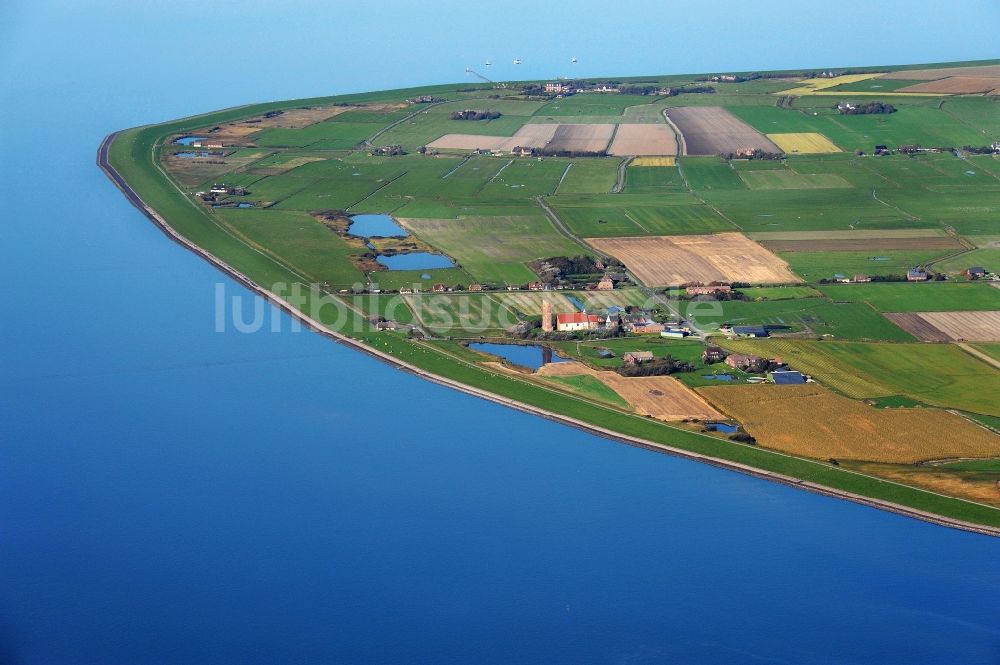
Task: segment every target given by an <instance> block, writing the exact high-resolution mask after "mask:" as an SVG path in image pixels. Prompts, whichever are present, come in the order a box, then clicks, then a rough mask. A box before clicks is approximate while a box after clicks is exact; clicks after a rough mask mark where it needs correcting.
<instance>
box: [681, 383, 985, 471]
mask: <svg viewBox="0 0 1000 665" xmlns="http://www.w3.org/2000/svg"><path fill="white" fill-rule="evenodd" d="M697 391H698V393H699V394H701V395H702V396H704V397H705V398H706V399H707V400H708V401H709V402H711V403H713V404H715V405H716V406H717V407H718V408H719V409H721V410H722V411H723V412H724V413H726V414H728V415H729V416H732V417H733V418H735V419H736V420H738V421H739V422H740V423H742V424H743V426H744V427H745V428H746V430H747V431H748V432H749V433H750V434H752V435H753V436H754V437H755V438H756V439H757V442H758V443H759V444H760V445H762V446H765V447H767V448H773V449H775V450H780V451H782V452H786V453H790V454H793V455H805V456H807V457H815V458H818V459H829V458H835V459H838V460H840V459H843V460H866V461H872V462H894V463H915V462H920V461H922V460H935V459H945V458H951V457H993V456H997V455H1000V436H998V435H996V434H994V433H993V432H991V431H989V430H987V429H986V428H984V427H980V426H979V425H976V424H973V423H971V422H970V421H968V420H966V419H965V418H962V417H961V416H957V415H955V414H952V413H948V412H947V411H943V410H941V409H927V408H924V409H876V408H874V407H871V406H868V405H866V404H864V403H862V402H859V401H857V400H852V399H848V398H846V397H842V396H840V395H837V394H836V393H833V392H831V391H829V390H827V389H825V388H822V387H821V386H816V385H808V384H807V385H798V386H774V385H761V386H727V387H709V388H698V389H697Z"/></svg>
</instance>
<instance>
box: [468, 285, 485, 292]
mask: <svg viewBox="0 0 1000 665" xmlns="http://www.w3.org/2000/svg"><path fill="white" fill-rule="evenodd" d="M469 290H470V291H482V290H483V285H482V284H469Z"/></svg>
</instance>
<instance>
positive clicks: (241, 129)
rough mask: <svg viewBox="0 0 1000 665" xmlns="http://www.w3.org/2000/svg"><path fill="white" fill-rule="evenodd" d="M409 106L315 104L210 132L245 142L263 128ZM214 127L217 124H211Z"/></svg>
mask: <svg viewBox="0 0 1000 665" xmlns="http://www.w3.org/2000/svg"><path fill="white" fill-rule="evenodd" d="M402 108H406V104H371V105H367V106H365V105H361V106H358V105H353V106H352V105H332V106H314V107H303V108H298V109H289V110H287V111H285V112H284V113H282V114H281V115H276V116H273V117H270V118H264V117H257V118H250V119H249V120H241V121H239V122H230V123H227V124H225V125H220V126H219V127H218V128H217V129H215V131H213V132H211V133H209V134H207V135H208V136H211V137H212V138H213V139H220V140H222V141H223V142H225V143H234V144H237V145H239V144H243V143H247V141H245V140H244V139H246V137H247V136H249V135H250V134H256V133H257V132H259V131H261V130H262V129H272V128H275V127H281V128H284V129H302V128H303V127H308V126H309V125H315V124H316V123H317V122H323V121H324V120H329V119H330V118H332V117H334V116H337V115H340V114H341V113H346V112H348V111H376V112H391V111H398V110H399V109H402ZM209 129H213V128H209Z"/></svg>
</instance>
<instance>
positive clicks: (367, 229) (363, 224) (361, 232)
mask: <svg viewBox="0 0 1000 665" xmlns="http://www.w3.org/2000/svg"><path fill="white" fill-rule="evenodd" d="M347 232H348V233H350V234H351V235H352V236H358V237H360V238H372V237H379V238H405V237H406V236H408V235H409V233H407V232H406V229H404V228H403V227H402V226H400V225H399V224H398V223H397V222H396V220H394V219H393V218H392V217H390V216H389V215H354V216H352V217H351V226H350V227H349V228H348V230H347Z"/></svg>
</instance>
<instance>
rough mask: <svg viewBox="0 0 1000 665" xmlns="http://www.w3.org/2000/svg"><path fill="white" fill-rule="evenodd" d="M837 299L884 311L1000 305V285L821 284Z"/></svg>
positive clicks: (916, 310)
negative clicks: (998, 287) (995, 286)
mask: <svg viewBox="0 0 1000 665" xmlns="http://www.w3.org/2000/svg"><path fill="white" fill-rule="evenodd" d="M818 288H819V290H820V291H822V292H823V293H824V294H826V295H827V296H829V297H830V298H833V299H834V300H850V301H853V302H867V303H869V304H870V305H871V306H872V307H874V308H875V309H877V310H879V311H882V312H952V311H968V310H979V311H989V310H998V309H1000V289H995V288H992V287H991V286H990V285H989V284H984V283H978V284H976V283H965V284H962V283H948V282H944V283H942V282H921V283H905V282H904V283H871V284H831V285H825V286H820V287H818Z"/></svg>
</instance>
